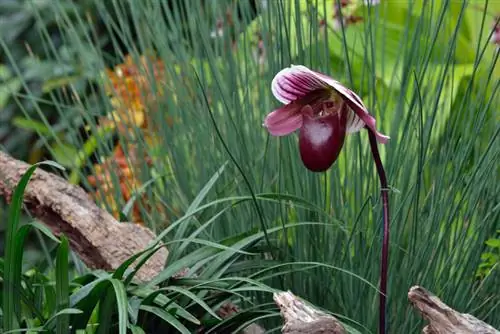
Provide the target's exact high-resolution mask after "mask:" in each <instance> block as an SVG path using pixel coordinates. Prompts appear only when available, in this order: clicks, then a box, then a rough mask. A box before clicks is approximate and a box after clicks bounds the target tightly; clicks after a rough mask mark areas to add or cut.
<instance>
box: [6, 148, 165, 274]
mask: <svg viewBox="0 0 500 334" xmlns="http://www.w3.org/2000/svg"><path fill="white" fill-rule="evenodd" d="M29 167H30V165H28V164H27V163H25V162H22V161H19V160H16V159H14V158H12V157H11V156H9V155H8V154H6V153H4V152H0V196H2V197H5V198H6V199H7V202H10V200H11V197H12V194H13V192H14V189H15V187H16V186H17V184H18V182H19V180H20V179H21V177H22V176H23V175H24V173H25V172H26V170H27V169H28V168H29ZM24 204H25V208H26V209H27V210H28V211H29V212H30V213H31V214H32V215H33V216H34V217H35V218H37V219H39V220H40V221H41V222H43V223H44V224H45V225H47V226H48V227H49V228H50V229H51V230H52V231H53V233H54V234H56V235H59V234H61V233H64V234H65V235H66V236H67V237H68V239H69V240H70V244H71V248H72V250H74V251H75V252H76V253H77V254H78V255H79V256H80V258H81V259H82V260H83V261H84V262H85V264H86V265H87V266H88V267H89V268H91V269H104V270H114V269H116V268H117V267H118V266H119V265H120V264H121V263H122V262H123V261H125V260H126V259H127V258H128V257H130V256H132V255H133V254H136V253H138V252H140V251H142V250H144V249H145V248H147V247H148V246H149V244H150V243H151V241H153V240H154V239H155V237H156V236H155V234H154V233H153V232H152V231H151V230H149V229H148V228H146V227H143V226H140V225H137V224H132V223H120V222H118V221H117V220H116V219H114V217H113V216H111V215H110V214H109V213H108V212H106V211H104V210H102V209H101V208H99V207H98V206H97V205H96V204H95V203H94V201H93V200H92V199H91V198H90V196H89V195H87V193H86V192H85V191H84V190H83V189H82V188H80V187H78V186H75V185H72V184H69V183H68V182H67V181H66V180H64V179H63V178H61V177H59V176H57V175H55V174H52V173H48V172H46V171H43V170H41V169H37V170H36V172H35V173H34V174H33V176H32V177H31V179H30V182H29V183H28V186H27V188H26V191H25V194H24ZM167 256H168V251H167V249H166V248H165V247H162V248H161V249H160V250H159V251H158V252H157V253H156V254H155V255H153V256H152V257H151V258H150V259H149V261H148V262H147V263H146V264H145V265H144V266H143V267H142V268H141V269H140V270H139V271H138V272H137V274H136V278H137V279H138V280H140V281H147V280H149V279H151V278H152V277H154V276H155V275H156V274H158V273H159V272H160V271H161V270H162V269H163V267H164V265H165V262H166V260H167Z"/></svg>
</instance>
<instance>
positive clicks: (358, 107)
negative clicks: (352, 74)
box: [316, 73, 390, 144]
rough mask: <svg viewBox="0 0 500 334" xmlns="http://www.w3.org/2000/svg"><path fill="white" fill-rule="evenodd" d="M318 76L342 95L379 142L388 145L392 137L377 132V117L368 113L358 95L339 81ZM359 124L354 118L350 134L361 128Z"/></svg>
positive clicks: (321, 75) (350, 126)
mask: <svg viewBox="0 0 500 334" xmlns="http://www.w3.org/2000/svg"><path fill="white" fill-rule="evenodd" d="M316 75H318V76H319V77H320V78H322V79H323V80H325V82H327V83H328V84H329V85H330V86H331V87H333V89H335V90H336V91H337V92H338V93H339V94H340V95H342V97H343V98H344V101H345V102H346V103H347V105H348V106H349V107H350V108H351V109H352V110H353V111H354V112H355V113H356V116H358V117H359V119H361V121H363V122H364V123H365V124H366V126H367V127H368V128H370V130H372V131H373V133H375V137H376V138H377V140H378V142H380V143H382V144H385V143H387V141H388V140H389V139H390V137H388V136H386V135H384V134H382V133H380V132H378V131H377V127H376V121H375V117H373V116H372V115H371V114H370V113H369V112H368V109H367V108H366V106H365V105H364V104H363V101H362V100H361V98H360V97H359V96H358V95H356V93H354V92H353V91H351V90H350V89H347V88H346V87H344V86H343V85H342V84H341V83H339V82H338V81H336V80H334V79H332V78H329V77H327V76H326V75H324V74H321V73H316ZM357 122H358V121H357V120H356V119H354V118H353V119H352V120H351V121H350V124H348V128H349V130H350V131H349V132H353V131H352V130H353V129H355V128H358V127H359V126H358V124H356V123H357Z"/></svg>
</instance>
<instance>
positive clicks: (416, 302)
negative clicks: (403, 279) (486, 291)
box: [408, 286, 500, 334]
mask: <svg viewBox="0 0 500 334" xmlns="http://www.w3.org/2000/svg"><path fill="white" fill-rule="evenodd" d="M408 299H409V300H410V303H411V304H412V306H413V307H415V308H416V309H417V310H418V311H419V312H420V314H421V315H422V317H423V318H424V319H425V320H427V321H429V325H427V326H425V327H424V329H423V330H422V333H426V334H452V333H453V334H472V333H476V334H500V332H499V331H498V330H496V329H495V328H493V327H491V326H490V325H488V324H487V323H485V322H483V321H481V320H479V319H477V318H475V317H474V316H472V315H470V314H466V313H460V312H457V311H455V310H454V309H452V308H450V307H449V306H448V305H446V304H445V303H443V302H442V301H441V300H440V299H439V298H437V297H436V296H434V295H433V294H432V293H430V292H429V291H427V290H425V289H424V288H422V287H420V286H414V287H412V288H411V289H410V291H409V292H408Z"/></svg>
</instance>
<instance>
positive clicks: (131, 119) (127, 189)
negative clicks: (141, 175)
mask: <svg viewBox="0 0 500 334" xmlns="http://www.w3.org/2000/svg"><path fill="white" fill-rule="evenodd" d="M164 74H165V65H164V64H163V62H162V61H161V60H159V59H155V58H153V57H148V58H146V57H145V56H141V57H140V60H139V63H138V64H136V63H135V62H134V59H133V58H132V57H131V56H130V55H128V56H127V57H125V61H124V63H123V64H120V65H118V66H116V67H115V68H114V69H113V70H110V69H107V70H106V71H105V73H104V75H105V76H106V77H107V79H109V80H107V81H106V84H105V87H104V88H105V91H106V93H107V94H108V95H109V96H110V102H111V105H112V106H113V109H114V110H113V111H112V112H111V113H110V115H109V116H108V117H106V118H102V119H101V121H100V126H101V127H102V126H104V127H108V128H110V129H115V128H116V130H117V131H118V132H119V133H122V134H127V136H124V137H125V138H130V137H131V136H132V135H133V134H134V133H136V130H134V127H135V128H140V129H148V130H150V129H149V127H151V124H150V123H151V122H148V118H149V117H148V116H150V113H151V111H155V108H154V104H153V103H151V102H153V101H154V98H155V96H161V95H163V94H164V89H163V87H165V78H164ZM152 80H154V82H155V87H157V91H156V92H153V91H152V88H151V81H152ZM167 122H168V124H169V126H172V123H173V122H172V119H171V118H167ZM148 123H149V125H148ZM142 134H143V135H144V137H145V138H144V139H145V142H146V143H147V144H148V145H154V144H155V143H157V142H158V140H157V138H155V136H154V135H151V131H143V133H142ZM123 148H127V156H126V155H125V153H124V150H123ZM142 161H146V162H147V163H148V164H149V165H151V158H150V157H148V156H147V155H146V154H141V155H140V156H139V152H138V149H137V147H136V146H135V144H133V143H123V142H122V143H120V144H118V145H117V146H116V147H115V149H114V151H113V154H112V155H111V156H110V157H108V158H106V159H105V160H104V161H103V162H102V163H100V164H96V165H94V169H95V174H94V175H90V176H88V178H87V180H88V182H89V183H90V184H91V186H92V187H94V188H98V189H99V190H97V191H96V192H95V193H94V198H95V199H96V200H97V201H99V202H104V203H108V205H109V206H110V207H111V214H112V215H113V216H114V217H115V218H117V219H118V218H119V216H120V205H123V204H124V203H126V202H127V201H128V200H130V199H131V198H132V196H133V195H134V193H135V192H136V191H137V190H138V189H139V188H140V187H141V182H140V180H139V179H138V177H137V175H136V174H135V173H134V171H135V170H138V168H140V166H139V163H140V162H142ZM111 173H114V175H116V177H117V179H118V185H119V189H115V187H114V185H113V182H112V177H111V176H112V175H113V174H111ZM118 192H119V193H120V194H121V200H119V199H117V198H116V193H118ZM119 202H122V203H119ZM141 206H142V207H144V208H146V209H147V210H150V209H151V208H150V207H149V206H148V205H147V203H144V200H143V199H141V198H138V199H136V200H135V202H134V206H133V210H132V220H133V221H134V222H138V223H140V224H144V222H143V221H142V219H141V214H140V213H141V212H140V207H141Z"/></svg>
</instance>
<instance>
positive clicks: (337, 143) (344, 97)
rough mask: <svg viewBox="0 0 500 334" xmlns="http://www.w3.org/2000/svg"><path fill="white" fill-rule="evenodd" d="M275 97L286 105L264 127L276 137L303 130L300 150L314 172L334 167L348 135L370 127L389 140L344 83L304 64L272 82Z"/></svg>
mask: <svg viewBox="0 0 500 334" xmlns="http://www.w3.org/2000/svg"><path fill="white" fill-rule="evenodd" d="M271 90H272V92H273V95H274V96H275V97H276V99H278V100H279V101H280V102H282V103H284V104H285V106H283V107H281V108H279V109H276V110H274V111H273V112H271V113H270V114H268V115H267V116H266V118H265V120H264V126H265V127H266V128H267V130H268V131H269V133H270V134H271V135H273V136H284V135H288V134H290V133H292V132H294V131H296V130H299V150H300V156H301V159H302V161H303V163H304V165H305V166H306V167H307V168H308V169H309V170H311V171H314V172H322V171H325V170H327V169H328V168H330V166H331V165H332V164H333V163H334V162H335V160H336V159H337V157H338V155H339V153H340V150H341V149H342V147H343V145H344V139H345V136H346V134H350V133H354V132H358V131H359V130H361V129H363V128H365V127H367V128H368V129H370V130H371V131H372V132H373V133H374V135H375V137H376V138H377V141H378V142H380V143H386V142H387V140H388V139H389V137H387V136H385V135H383V134H381V133H379V132H378V131H377V129H376V127H375V118H374V117H373V116H372V115H371V114H370V113H369V112H368V110H367V108H366V106H365V105H364V104H363V101H361V99H360V98H359V96H358V95H356V94H355V93H354V92H352V91H351V90H349V89H347V88H346V87H344V86H343V85H342V84H341V83H340V82H338V81H336V80H334V79H332V78H330V77H328V76H326V75H324V74H321V73H318V72H315V71H312V70H310V69H309V68H307V67H305V66H302V65H297V66H295V65H292V66H291V67H289V68H285V69H283V70H281V71H280V72H278V74H276V76H275V77H274V79H273V81H272V83H271Z"/></svg>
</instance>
